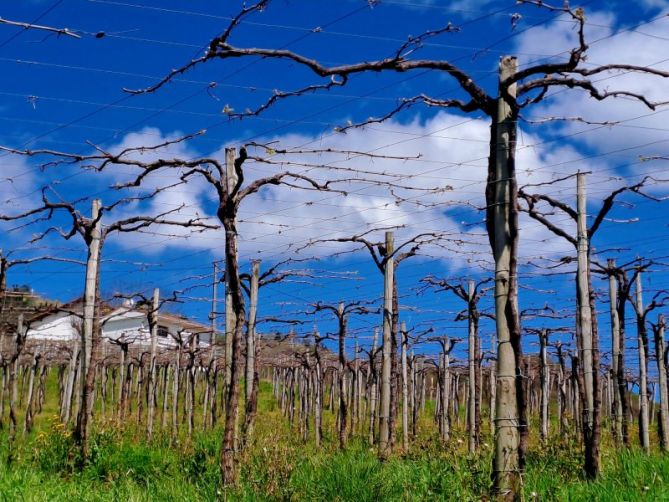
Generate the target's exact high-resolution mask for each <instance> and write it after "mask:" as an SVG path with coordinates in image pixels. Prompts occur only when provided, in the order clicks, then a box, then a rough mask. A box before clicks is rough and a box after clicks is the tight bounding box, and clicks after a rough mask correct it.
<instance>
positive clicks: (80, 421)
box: [75, 199, 102, 458]
mask: <svg viewBox="0 0 669 502" xmlns="http://www.w3.org/2000/svg"><path fill="white" fill-rule="evenodd" d="M100 206H101V203H100V200H99V199H95V200H93V204H92V207H91V221H93V222H94V224H93V226H92V230H91V233H90V237H89V238H88V239H87V244H88V258H87V260H86V284H85V288H84V322H83V326H82V330H81V359H80V370H79V373H80V375H81V376H80V382H81V388H80V403H81V406H80V408H79V415H78V417H77V427H76V429H75V438H76V439H77V442H78V443H79V445H80V448H81V452H82V457H83V458H87V457H88V438H89V436H90V426H91V424H90V421H91V415H92V413H93V384H94V380H95V379H94V374H95V368H92V367H91V366H92V362H93V337H94V336H95V334H94V332H93V331H94V329H95V312H96V300H97V287H98V274H99V260H100V247H101V241H102V221H101V218H100Z"/></svg>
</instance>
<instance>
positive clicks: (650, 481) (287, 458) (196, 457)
mask: <svg viewBox="0 0 669 502" xmlns="http://www.w3.org/2000/svg"><path fill="white" fill-rule="evenodd" d="M54 411H55V410H53V409H50V408H46V409H45V411H44V413H43V414H42V415H41V416H40V417H38V420H37V421H36V429H35V431H33V433H32V434H30V435H29V436H28V437H26V438H21V437H20V435H19V438H18V439H17V442H16V443H15V445H14V449H13V452H12V453H13V455H12V457H13V461H12V463H11V464H10V465H8V464H7V462H6V459H7V458H8V453H9V452H8V446H7V441H6V434H7V430H6V429H4V430H0V501H5V500H6V501H68V502H85V501H149V500H151V501H155V500H159V501H161V500H165V501H171V500H174V501H177V500H178V501H184V500H188V501H214V500H247V501H254V500H258V501H259V500H263V501H264V500H294V501H313V500H326V501H349V500H350V501H356V502H365V501H376V500H383V501H394V500H397V501H400V500H402V501H404V500H457V501H459V502H460V501H462V502H464V501H470V500H471V501H479V500H487V499H488V497H489V486H490V465H491V456H492V451H491V447H490V445H489V444H488V443H490V438H489V437H487V438H485V440H486V441H487V442H488V443H484V444H483V446H482V448H481V451H480V453H479V454H477V455H476V456H470V455H468V454H467V453H466V452H465V448H466V444H465V441H464V439H465V437H464V435H463V433H462V431H458V430H455V431H454V434H453V438H452V440H451V441H450V442H449V444H447V445H441V444H440V442H439V441H438V439H437V438H436V437H434V427H433V426H432V425H431V423H430V417H429V416H428V414H427V413H426V415H425V416H424V417H422V418H421V422H420V424H419V425H420V426H419V437H418V438H416V440H415V441H414V442H413V443H412V447H411V450H410V451H409V452H407V453H406V454H405V455H403V456H400V455H396V456H394V457H391V458H390V459H388V460H387V461H385V462H380V461H379V460H378V459H377V457H376V453H375V451H374V450H373V449H370V448H369V446H368V445H367V443H366V442H365V441H364V440H363V439H362V437H354V438H352V439H351V441H350V443H349V445H348V448H347V449H346V450H345V451H343V452H340V451H338V449H337V438H336V436H335V434H334V421H333V418H334V417H333V416H332V414H331V413H330V412H325V414H324V421H325V422H324V430H325V438H324V444H323V446H322V447H321V448H318V449H317V448H316V447H315V446H314V444H313V439H310V440H309V441H307V442H306V443H304V442H302V441H301V439H300V438H299V434H298V433H297V431H296V430H291V428H290V426H289V425H288V423H287V421H286V419H285V418H284V417H283V416H282V415H281V414H280V412H279V411H278V410H277V408H276V403H274V401H273V399H272V398H271V390H270V388H269V386H268V385H267V384H263V385H262V388H261V400H260V403H259V415H258V421H257V427H256V437H255V440H254V441H253V442H252V443H251V444H250V445H249V448H248V449H247V451H245V452H244V454H243V455H242V457H241V458H240V483H239V486H238V487H236V488H235V489H228V490H223V489H222V488H221V486H220V484H219V470H218V456H219V445H220V439H221V437H220V436H221V432H220V429H216V430H215V431H213V432H202V431H199V429H198V432H197V433H196V434H194V436H193V438H192V439H190V440H189V439H188V438H186V437H184V436H181V437H180V439H179V442H178V443H177V444H176V445H174V446H171V445H170V438H169V436H168V435H167V434H162V433H158V434H157V436H156V437H155V438H154V441H153V442H152V443H151V444H147V443H146V441H145V440H144V439H143V429H141V428H134V427H127V428H125V429H124V428H118V427H116V426H114V425H111V424H109V423H107V424H106V425H105V424H104V423H102V424H98V425H97V428H96V431H95V434H94V438H93V443H92V454H91V458H90V459H89V461H88V462H87V463H86V464H85V466H84V468H83V469H81V470H79V469H77V465H78V458H77V453H76V448H75V447H74V444H73V442H72V438H71V436H70V433H69V431H68V430H67V429H66V428H64V427H63V426H62V425H60V424H59V423H58V422H57V420H56V418H55V417H54ZM362 435H363V434H361V435H360V436H362ZM312 437H313V436H310V438H312ZM536 441H537V438H536V437H534V435H533V436H532V440H531V448H530V453H529V456H528V459H527V469H526V473H525V475H524V478H523V482H524V499H525V500H528V501H531V500H542V501H543V500H555V501H569V500H573V501H592V500H596V501H599V500H601V501H636V500H669V457H667V456H663V455H661V454H660V453H653V454H651V455H649V456H648V455H645V454H643V453H642V452H640V451H638V450H630V451H628V450H621V449H615V448H613V447H612V446H611V445H610V442H609V441H608V440H607V441H604V443H603V454H602V466H603V469H602V475H601V477H600V479H598V480H597V481H596V482H586V481H585V480H584V479H583V477H582V471H581V465H580V463H581V458H582V453H581V451H580V449H579V447H578V446H577V445H576V444H575V442H574V441H573V440H572V439H569V438H564V439H561V440H557V439H556V438H554V439H553V440H552V441H551V442H550V443H549V444H548V445H546V446H539V445H538V443H537V442H536Z"/></svg>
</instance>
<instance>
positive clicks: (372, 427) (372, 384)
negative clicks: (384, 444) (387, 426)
mask: <svg viewBox="0 0 669 502" xmlns="http://www.w3.org/2000/svg"><path fill="white" fill-rule="evenodd" d="M378 337H379V329H378V328H374V336H373V338H372V355H371V357H370V358H369V373H368V376H367V382H368V383H367V385H369V434H368V438H367V439H368V442H369V445H370V446H373V445H374V440H375V436H376V407H377V406H376V394H377V381H378V377H377V373H376V369H375V367H374V366H375V362H376V343H377V340H378Z"/></svg>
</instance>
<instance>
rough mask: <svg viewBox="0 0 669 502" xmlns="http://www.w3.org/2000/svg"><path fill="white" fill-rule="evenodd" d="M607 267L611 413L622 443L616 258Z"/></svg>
mask: <svg viewBox="0 0 669 502" xmlns="http://www.w3.org/2000/svg"><path fill="white" fill-rule="evenodd" d="M607 267H608V270H609V305H610V311H611V347H612V356H611V376H612V380H613V383H612V387H613V389H612V390H613V392H612V393H613V407H612V410H611V413H612V415H613V432H614V434H615V437H616V440H617V441H618V443H619V444H620V443H622V440H623V428H622V420H623V407H622V400H621V399H620V392H619V387H620V383H619V382H618V367H619V364H620V361H619V360H620V317H619V316H618V282H617V281H616V278H615V276H614V275H613V271H614V270H615V268H616V262H615V260H613V259H611V258H609V260H608V261H607Z"/></svg>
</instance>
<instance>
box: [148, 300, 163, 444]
mask: <svg viewBox="0 0 669 502" xmlns="http://www.w3.org/2000/svg"><path fill="white" fill-rule="evenodd" d="M159 306H160V290H159V289H158V288H154V290H153V305H152V307H151V316H152V322H151V323H150V326H149V328H150V329H151V362H150V368H149V403H148V406H149V413H148V417H147V419H146V436H147V439H148V440H149V441H151V440H152V439H153V419H154V416H155V408H156V348H157V345H158V308H159Z"/></svg>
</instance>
